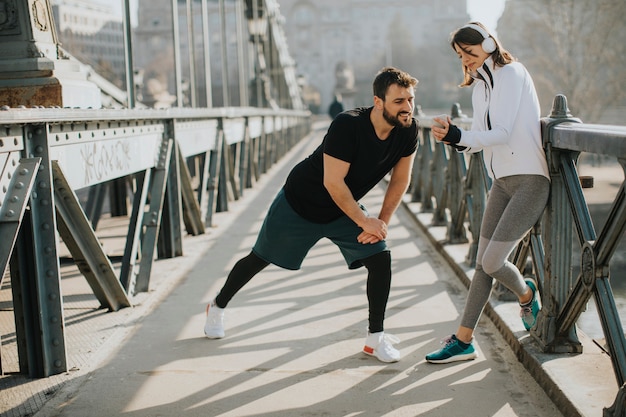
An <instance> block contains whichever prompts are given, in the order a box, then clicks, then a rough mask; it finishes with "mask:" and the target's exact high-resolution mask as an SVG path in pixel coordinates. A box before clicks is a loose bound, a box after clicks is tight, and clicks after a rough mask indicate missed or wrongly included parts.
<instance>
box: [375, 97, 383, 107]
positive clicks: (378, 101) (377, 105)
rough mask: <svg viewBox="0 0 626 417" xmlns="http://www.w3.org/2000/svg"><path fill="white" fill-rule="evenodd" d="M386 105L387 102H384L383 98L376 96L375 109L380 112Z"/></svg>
mask: <svg viewBox="0 0 626 417" xmlns="http://www.w3.org/2000/svg"><path fill="white" fill-rule="evenodd" d="M384 105H385V100H383V99H382V98H380V97H378V96H374V107H376V108H377V109H378V110H380V109H382V108H383V107H384Z"/></svg>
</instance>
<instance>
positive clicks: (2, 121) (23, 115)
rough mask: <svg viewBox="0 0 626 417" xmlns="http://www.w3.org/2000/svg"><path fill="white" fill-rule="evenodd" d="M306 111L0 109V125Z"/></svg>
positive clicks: (292, 114) (294, 114)
mask: <svg viewBox="0 0 626 417" xmlns="http://www.w3.org/2000/svg"><path fill="white" fill-rule="evenodd" d="M310 114H311V113H310V112H309V111H308V110H290V109H277V110H272V109H267V108H257V107H220V108H170V109H70V108H19V107H14V108H10V107H2V108H0V125H7V124H20V123H32V124H35V123H62V122H84V121H96V120H102V121H113V120H151V119H152V120H155V119H202V118H237V117H247V116H250V117H254V116H276V117H281V116H290V117H310Z"/></svg>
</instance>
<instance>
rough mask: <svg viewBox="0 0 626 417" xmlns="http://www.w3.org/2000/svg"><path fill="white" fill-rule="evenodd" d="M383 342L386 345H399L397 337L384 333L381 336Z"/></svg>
mask: <svg viewBox="0 0 626 417" xmlns="http://www.w3.org/2000/svg"><path fill="white" fill-rule="evenodd" d="M383 340H384V341H385V342H387V343H390V344H393V343H400V338H398V337H397V336H394V335H392V334H387V333H385V334H384V336H383Z"/></svg>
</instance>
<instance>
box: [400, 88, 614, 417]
mask: <svg viewBox="0 0 626 417" xmlns="http://www.w3.org/2000/svg"><path fill="white" fill-rule="evenodd" d="M451 117H452V118H453V121H454V123H455V124H457V125H459V126H461V127H464V128H469V127H470V124H471V119H469V118H468V117H466V116H464V115H463V114H462V113H461V111H460V108H459V107H458V105H455V106H454V107H453V109H452V114H451ZM418 119H419V120H420V124H421V126H422V130H421V138H420V144H419V149H418V153H417V158H416V164H415V168H414V171H413V182H412V188H411V190H410V192H411V198H412V200H413V201H415V202H420V203H421V204H420V206H421V210H422V211H426V212H432V214H433V216H432V223H433V224H432V225H433V226H435V225H439V226H447V234H446V241H445V242H444V243H469V244H470V245H469V247H470V249H469V252H468V254H467V256H466V261H467V263H468V264H469V265H470V266H475V262H476V251H477V242H478V236H479V235H480V221H481V218H482V214H483V212H484V207H485V202H486V199H487V193H488V190H489V187H490V180H489V178H488V176H487V173H486V172H485V168H484V164H483V161H482V153H478V154H471V155H469V156H467V155H463V154H460V153H458V152H454V151H451V149H450V148H449V147H447V146H445V145H444V144H443V143H440V142H436V141H435V140H434V138H433V137H432V136H431V132H430V128H431V126H432V118H431V117H428V116H426V115H423V114H419V115H418ZM541 125H542V137H543V143H544V149H545V152H546V156H547V160H548V166H549V169H550V178H551V194H550V199H549V202H548V205H547V207H546V210H545V212H544V216H543V219H542V220H541V221H540V222H539V223H538V224H537V225H535V227H534V228H533V229H532V230H531V231H530V232H529V233H528V235H527V236H526V237H525V238H524V239H523V240H522V242H520V244H519V246H518V248H517V250H516V251H514V252H513V253H512V254H511V258H510V260H511V262H513V263H514V264H515V265H516V266H517V267H518V268H519V269H520V270H521V271H523V272H528V269H529V268H528V266H527V264H528V261H529V259H530V261H531V262H532V271H530V272H531V273H533V274H534V275H535V276H536V278H537V280H538V282H539V286H540V290H541V294H542V300H543V307H542V310H541V311H540V313H539V316H538V319H537V325H536V326H535V327H534V328H533V329H532V330H531V335H532V337H533V339H534V340H535V341H536V342H537V344H538V345H539V346H540V347H541V349H542V350H543V351H544V352H546V353H548V352H550V353H581V352H582V344H581V343H580V341H579V340H578V336H577V333H576V321H577V320H578V318H579V317H580V315H581V313H582V312H583V311H584V310H585V307H586V304H587V302H588V301H589V300H590V298H591V297H592V296H593V297H594V298H595V302H596V305H597V309H598V314H599V318H600V323H601V325H602V330H603V333H604V337H605V339H606V344H607V350H608V353H609V355H610V358H611V362H612V365H613V369H614V372H615V376H616V379H617V382H618V386H619V391H618V395H617V398H616V400H615V403H614V404H613V405H612V406H611V407H609V408H606V409H605V415H606V416H618V415H619V416H622V415H624V413H626V385H625V383H626V339H625V338H624V330H623V327H622V324H621V321H620V318H619V314H618V311H617V307H616V304H615V300H614V297H613V292H612V290H611V285H610V280H609V262H610V260H611V257H612V255H613V253H614V252H615V249H616V247H617V245H618V243H619V242H620V239H621V238H622V237H623V235H624V230H626V191H625V182H624V180H622V184H621V187H620V189H619V191H618V193H617V196H616V197H615V200H614V202H613V204H612V208H611V211H610V214H609V216H608V218H607V220H606V222H605V224H604V225H603V226H602V229H601V231H600V233H599V235H596V232H595V230H594V226H593V223H592V220H591V216H590V214H589V210H588V206H587V202H586V201H585V197H584V195H583V193H582V187H583V185H582V182H581V179H580V178H579V176H578V173H577V170H576V163H577V160H578V157H579V155H580V153H581V152H586V153H591V154H596V155H611V156H614V157H616V158H617V160H618V161H619V163H620V164H621V166H622V168H623V169H624V170H625V172H626V127H623V126H607V125H591V124H583V123H581V121H580V120H579V119H576V118H574V117H572V115H571V114H570V112H569V110H568V107H567V99H566V98H565V96H562V95H557V96H556V97H555V99H554V103H553V108H552V112H551V114H550V116H548V117H545V118H543V119H542V121H541ZM572 225H573V226H572ZM467 232H469V234H470V237H469V238H468V236H467ZM544 241H545V244H544ZM576 246H577V247H578V248H579V249H580V255H576V254H575V252H574V250H573V248H574V247H576ZM576 256H578V257H579V259H578V262H579V265H580V271H581V272H580V273H579V274H578V276H577V277H574V276H573V274H572V271H573V265H572V258H573V257H574V258H575V257H576ZM616 278H621V279H623V278H624V277H623V276H622V277H616ZM494 294H495V295H497V296H499V297H500V299H505V300H510V299H511V297H510V292H508V291H505V290H504V289H503V288H502V287H501V286H500V285H499V284H498V286H496V291H495V292H494Z"/></svg>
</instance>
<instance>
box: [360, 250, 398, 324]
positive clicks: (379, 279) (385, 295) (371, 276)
mask: <svg viewBox="0 0 626 417" xmlns="http://www.w3.org/2000/svg"><path fill="white" fill-rule="evenodd" d="M361 263H362V264H363V265H365V268H367V301H368V303H369V329H368V330H369V332H370V333H378V332H382V331H383V330H384V324H383V322H384V320H385V309H386V308H387V300H388V299H389V291H390V290H391V253H390V252H389V251H383V252H380V253H377V254H376V255H373V256H370V257H369V258H365V259H362V260H361Z"/></svg>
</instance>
